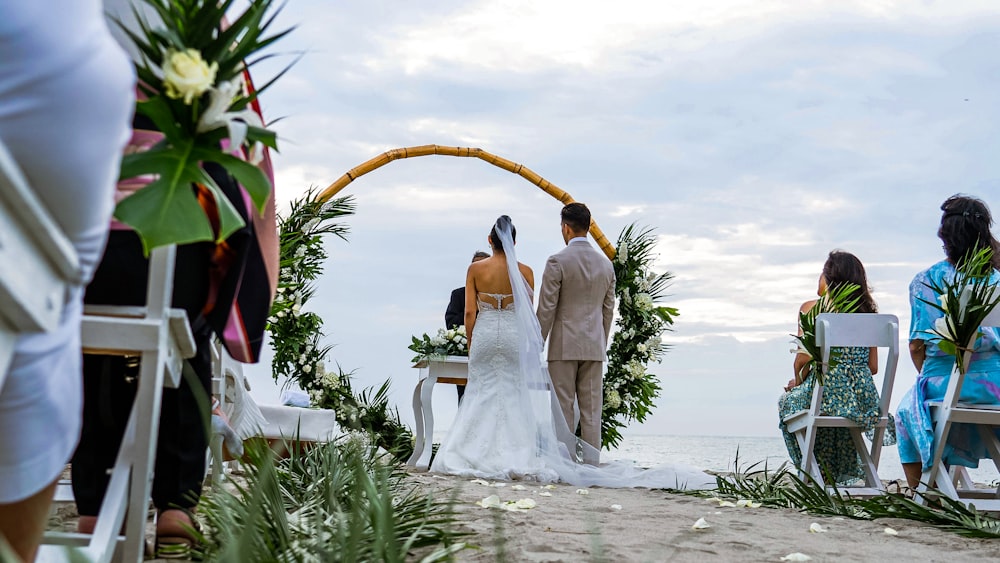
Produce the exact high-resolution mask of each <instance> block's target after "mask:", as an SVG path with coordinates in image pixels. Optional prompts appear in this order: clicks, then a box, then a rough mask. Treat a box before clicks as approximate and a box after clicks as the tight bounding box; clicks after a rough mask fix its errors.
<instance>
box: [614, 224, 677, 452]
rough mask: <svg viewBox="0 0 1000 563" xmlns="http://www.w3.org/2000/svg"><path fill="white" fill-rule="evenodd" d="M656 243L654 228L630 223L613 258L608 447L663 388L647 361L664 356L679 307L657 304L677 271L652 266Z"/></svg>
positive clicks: (640, 417)
mask: <svg viewBox="0 0 1000 563" xmlns="http://www.w3.org/2000/svg"><path fill="white" fill-rule="evenodd" d="M655 245H656V240H655V237H654V236H653V234H652V231H651V230H649V229H647V230H641V231H640V230H638V229H637V228H636V227H635V226H634V225H630V226H629V227H627V228H626V229H625V230H623V231H622V234H621V235H619V237H618V246H617V252H616V254H615V259H614V260H613V261H612V264H613V265H614V268H615V277H616V287H615V293H616V294H617V296H618V313H619V314H618V320H617V324H618V331H617V332H615V334H614V337H613V338H612V342H611V347H610V349H609V350H608V368H607V373H606V374H605V376H604V406H603V412H602V417H601V419H602V420H601V422H602V424H601V431H602V432H601V433H602V437H603V440H604V444H603V445H604V446H605V447H610V446H614V445H616V444H618V442H619V441H620V440H621V433H620V431H619V430H620V429H621V428H624V427H625V426H626V425H627V424H628V422H629V421H632V420H635V421H639V422H641V421H643V420H644V419H645V418H646V416H647V415H648V414H649V412H650V411H651V409H652V406H653V401H654V400H655V398H656V396H657V395H658V394H659V390H660V386H659V381H657V379H656V377H655V376H653V375H652V374H650V373H649V372H648V369H647V366H648V364H649V362H651V361H657V362H658V361H660V358H661V357H662V355H663V352H664V351H666V346H665V345H664V344H663V340H662V334H663V332H664V331H666V330H669V329H670V325H672V324H673V322H674V321H673V319H674V317H675V316H676V315H677V310H676V309H674V308H672V307H666V306H662V305H658V304H657V302H658V301H660V300H661V299H662V298H663V297H664V296H665V291H666V288H667V286H668V285H669V282H670V280H671V279H672V277H673V276H672V275H671V274H670V273H663V274H657V273H655V272H653V271H652V269H651V266H652V264H653V261H654V258H655V256H654V255H653V249H654V248H655Z"/></svg>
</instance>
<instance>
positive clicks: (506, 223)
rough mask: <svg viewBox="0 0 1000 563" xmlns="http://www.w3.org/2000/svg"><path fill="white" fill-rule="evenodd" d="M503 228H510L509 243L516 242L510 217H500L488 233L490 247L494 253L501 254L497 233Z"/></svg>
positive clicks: (501, 248) (515, 232)
mask: <svg viewBox="0 0 1000 563" xmlns="http://www.w3.org/2000/svg"><path fill="white" fill-rule="evenodd" d="M504 227H510V240H511V242H517V229H516V228H514V223H513V222H512V221H511V220H510V217H508V216H506V215H501V216H500V218H499V219H497V222H496V223H494V224H493V230H492V231H490V246H492V247H493V250H494V251H496V252H503V243H502V242H500V233H499V231H500V230H501V229H503V228H504Z"/></svg>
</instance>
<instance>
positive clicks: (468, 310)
mask: <svg viewBox="0 0 1000 563" xmlns="http://www.w3.org/2000/svg"><path fill="white" fill-rule="evenodd" d="M473 266H475V264H472V265H470V266H469V270H468V272H466V274H465V341H466V345H467V346H468V349H469V350H472V329H473V328H474V327H475V326H476V311H477V310H478V309H479V305H478V304H477V303H476V294H477V293H478V290H477V289H476V276H475V275H474V274H473V272H472V267H473Z"/></svg>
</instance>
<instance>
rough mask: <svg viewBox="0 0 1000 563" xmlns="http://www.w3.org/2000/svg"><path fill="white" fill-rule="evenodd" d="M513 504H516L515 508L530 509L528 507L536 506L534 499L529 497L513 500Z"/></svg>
mask: <svg viewBox="0 0 1000 563" xmlns="http://www.w3.org/2000/svg"><path fill="white" fill-rule="evenodd" d="M508 504H511V503H508ZM513 505H514V506H516V507H517V508H520V509H521V510H530V509H532V508H535V507H536V506H538V505H537V504H536V503H535V500H534V499H530V498H522V499H518V500H515V501H514V502H513Z"/></svg>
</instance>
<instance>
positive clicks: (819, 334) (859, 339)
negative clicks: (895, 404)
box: [784, 313, 899, 496]
mask: <svg viewBox="0 0 1000 563" xmlns="http://www.w3.org/2000/svg"><path fill="white" fill-rule="evenodd" d="M816 343H817V344H818V345H819V346H820V348H821V350H822V365H823V368H822V369H823V374H824V375H826V373H827V371H828V370H829V362H830V349H831V348H834V347H865V348H872V347H874V348H887V349H888V353H887V354H886V358H885V367H884V368H883V374H884V375H883V377H882V389H881V391H880V397H879V418H878V422H877V423H876V425H875V431H874V436H873V439H872V442H871V446H870V448H869V446H868V445H867V444H866V443H865V439H864V434H863V433H864V430H863V429H862V428H861V427H860V426H858V424H857V423H855V422H854V421H853V420H850V419H848V418H844V417H840V416H829V415H824V414H822V412H821V411H822V408H821V407H822V405H823V386H822V385H818V384H817V385H816V386H815V388H814V389H813V397H812V404H811V405H810V407H809V409H808V410H802V411H798V412H796V413H793V414H791V415H789V416H788V417H786V418H785V420H784V422H785V425H786V427H787V429H788V431H789V432H790V433H792V434H794V435H795V438H796V440H797V441H798V443H799V449H800V450H801V451H802V467H801V468H800V471H801V473H802V474H806V475H809V476H810V477H812V478H813V479H814V480H815V481H816V482H817V483H819V484H820V485H821V486H827V483H826V482H825V480H824V478H823V474H822V470H821V469H820V467H819V464H818V463H817V461H816V455H815V452H814V447H815V445H816V433H817V431H818V430H819V429H820V428H847V429H848V430H849V431H850V433H851V437H852V439H853V441H854V447H855V449H856V450H857V452H858V455H859V456H860V457H861V465H862V469H863V471H864V475H865V478H864V486H863V487H843V488H840V490H841V491H844V492H847V493H848V494H850V495H852V496H874V495H878V494H881V493H884V492H885V486H884V485H883V484H882V481H881V479H880V478H879V476H878V464H879V458H880V457H881V454H882V440H883V438H884V436H885V432H886V427H887V426H888V424H889V400H890V399H891V398H892V385H893V382H894V380H895V378H896V364H897V362H898V360H899V319H897V318H896V316H895V315H884V314H875V313H822V314H820V315H819V316H818V317H817V318H816Z"/></svg>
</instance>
